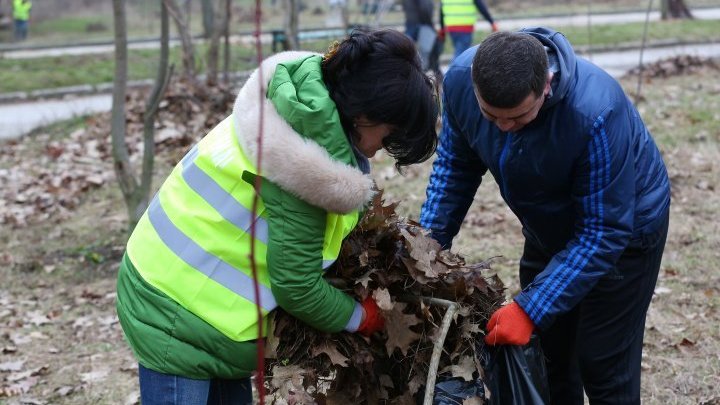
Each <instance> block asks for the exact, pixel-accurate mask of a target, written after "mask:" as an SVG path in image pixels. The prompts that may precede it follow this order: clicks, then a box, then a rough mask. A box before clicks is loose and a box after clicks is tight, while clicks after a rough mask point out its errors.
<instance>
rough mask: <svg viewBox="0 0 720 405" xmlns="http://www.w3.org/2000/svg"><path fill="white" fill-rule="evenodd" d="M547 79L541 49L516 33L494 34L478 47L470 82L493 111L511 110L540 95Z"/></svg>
mask: <svg viewBox="0 0 720 405" xmlns="http://www.w3.org/2000/svg"><path fill="white" fill-rule="evenodd" d="M547 77H548V60H547V54H546V52H545V47H544V46H543V45H542V43H541V42H540V41H539V40H538V39H536V38H535V37H533V36H531V35H528V34H524V33H520V32H496V33H493V34H491V35H490V36H488V37H487V38H485V40H484V41H483V42H482V43H481V44H480V45H479V46H478V48H477V52H476V53H475V57H474V58H473V63H472V81H473V85H474V86H475V89H476V90H477V92H478V93H479V94H480V97H481V98H482V99H483V101H485V102H486V103H488V104H490V105H491V106H493V107H497V108H513V107H517V106H518V105H519V104H520V103H521V102H523V101H524V100H525V99H526V98H527V96H528V95H530V93H531V92H532V93H534V94H535V95H536V96H540V95H542V94H543V90H544V89H545V83H547Z"/></svg>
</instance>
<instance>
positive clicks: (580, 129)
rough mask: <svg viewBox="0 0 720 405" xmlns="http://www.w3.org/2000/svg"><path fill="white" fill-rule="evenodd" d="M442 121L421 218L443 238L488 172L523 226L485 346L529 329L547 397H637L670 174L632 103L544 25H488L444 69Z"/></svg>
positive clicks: (519, 338) (515, 340) (513, 339)
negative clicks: (509, 282) (509, 294)
mask: <svg viewBox="0 0 720 405" xmlns="http://www.w3.org/2000/svg"><path fill="white" fill-rule="evenodd" d="M443 88H444V95H443V98H444V112H443V128H442V135H441V137H440V146H439V147H438V149H437V159H436V161H435V163H434V165H433V171H432V174H431V176H430V181H429V184H428V188H427V201H426V202H425V204H424V205H423V208H422V212H421V216H420V222H421V223H422V225H423V226H425V227H427V228H429V229H431V230H432V234H433V237H434V238H436V239H437V240H438V241H439V242H440V243H441V244H442V245H444V246H445V247H450V245H451V242H452V239H453V237H454V236H455V235H456V234H457V232H458V230H459V228H460V225H461V223H462V221H463V219H464V217H465V214H466V213H467V210H468V208H469V207H470V204H471V203H472V201H473V196H474V194H475V192H476V191H477V188H478V186H479V185H480V181H481V179H482V176H483V175H484V174H485V173H486V172H487V171H488V170H489V171H490V173H491V174H492V175H493V177H494V178H495V181H496V182H497V184H498V185H499V188H500V193H501V194H502V197H503V199H504V200H505V202H506V203H507V204H508V206H509V207H510V209H512V211H513V212H514V213H515V215H517V217H518V219H519V220H520V223H521V224H522V231H523V235H524V236H525V246H524V250H523V255H522V258H521V260H520V271H519V273H520V284H521V286H522V292H520V294H519V295H517V296H516V297H515V298H514V301H513V303H511V304H509V305H506V306H504V307H502V308H500V309H499V310H498V311H497V312H496V313H495V314H493V315H492V317H491V319H490V320H489V322H488V334H487V336H486V338H485V341H486V343H487V344H490V345H495V344H512V345H522V344H525V343H527V342H528V340H529V338H530V335H531V333H532V332H533V331H536V332H537V333H538V334H539V336H540V339H541V342H542V346H543V350H544V352H545V356H546V358H547V364H546V365H547V367H548V375H549V383H550V391H551V402H552V403H554V404H582V403H583V389H584V391H585V393H586V394H587V396H588V398H589V399H590V403H591V404H599V403H607V404H639V403H640V359H641V353H642V341H643V331H644V325H645V315H646V313H647V309H648V306H649V304H650V299H651V297H652V294H653V290H654V287H655V283H656V281H657V276H658V270H659V268H660V260H661V257H662V252H663V248H664V246H665V239H666V236H667V229H668V215H669V206H670V185H669V180H668V176H667V171H666V169H665V165H664V163H663V161H662V157H661V156H660V153H659V151H658V149H657V147H656V145H655V143H654V141H653V139H652V137H651V136H650V133H649V132H648V130H647V128H646V127H645V125H644V124H643V122H642V120H641V118H640V116H639V115H638V112H637V110H636V109H635V107H634V106H633V105H632V103H631V102H630V101H629V100H628V98H627V96H626V95H625V93H624V92H623V90H622V88H621V87H620V85H619V84H618V83H617V82H616V81H615V80H614V79H613V78H611V77H610V76H609V75H608V74H607V73H605V72H604V71H603V70H601V69H600V68H598V67H597V66H595V65H593V64H592V63H590V62H588V61H587V60H585V59H582V58H580V57H578V56H576V55H575V53H574V51H573V49H572V47H571V45H570V43H569V42H568V41H567V39H565V37H564V36H563V35H562V34H560V33H558V32H555V31H553V30H550V29H546V28H530V29H524V30H521V31H519V32H516V33H510V32H499V33H494V34H492V35H490V36H489V37H488V38H487V39H486V40H485V41H483V43H482V44H480V45H479V46H477V47H474V48H471V49H469V50H468V51H466V52H465V53H463V54H462V55H461V56H460V57H458V58H456V60H455V61H454V62H453V64H452V65H451V66H450V68H449V70H448V71H447V73H446V76H445V80H444V84H443Z"/></svg>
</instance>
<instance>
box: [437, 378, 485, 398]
mask: <svg viewBox="0 0 720 405" xmlns="http://www.w3.org/2000/svg"><path fill="white" fill-rule="evenodd" d="M473 397H480V398H485V388H484V387H483V382H482V380H480V379H476V380H474V381H465V380H463V379H462V378H457V377H449V378H446V379H443V380H442V381H440V382H438V383H436V384H435V396H434V397H433V405H462V404H463V402H464V401H465V400H466V399H468V398H473Z"/></svg>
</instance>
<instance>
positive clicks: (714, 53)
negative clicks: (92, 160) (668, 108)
mask: <svg viewBox="0 0 720 405" xmlns="http://www.w3.org/2000/svg"><path fill="white" fill-rule="evenodd" d="M682 54H689V55H695V56H703V57H720V44H704V45H678V46H668V47H662V48H650V49H645V52H644V55H643V63H652V62H654V61H657V60H660V59H665V58H669V57H672V56H677V55H682ZM586 56H589V57H590V59H591V60H592V61H593V63H595V64H596V65H598V66H600V67H602V68H603V69H605V70H607V71H608V72H609V73H610V74H611V75H613V76H615V77H619V76H621V75H623V74H624V73H625V72H627V71H628V70H630V69H632V68H633V67H635V66H637V65H638V62H639V56H640V51H639V50H638V49H634V50H627V51H618V52H602V53H595V54H593V55H586ZM110 108H111V95H109V94H104V95H94V96H82V97H76V98H70V99H66V100H49V101H35V102H24V103H15V104H4V105H3V104H0V139H2V138H14V137H18V136H20V135H22V134H25V133H27V132H29V131H30V130H32V129H34V128H37V127H40V126H42V125H47V124H49V123H52V122H56V121H60V120H64V119H68V118H71V117H73V116H77V115H83V114H90V113H95V112H100V111H110Z"/></svg>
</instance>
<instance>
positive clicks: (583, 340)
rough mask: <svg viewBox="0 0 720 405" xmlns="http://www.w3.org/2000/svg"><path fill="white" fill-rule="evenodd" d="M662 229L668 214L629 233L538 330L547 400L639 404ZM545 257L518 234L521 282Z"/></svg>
mask: <svg viewBox="0 0 720 405" xmlns="http://www.w3.org/2000/svg"><path fill="white" fill-rule="evenodd" d="M667 231H668V214H667V213H666V214H665V215H663V216H662V217H661V218H658V219H657V220H656V226H655V229H654V230H653V231H651V232H648V233H646V234H645V235H643V236H642V237H641V238H637V239H634V240H631V242H630V245H629V246H628V248H627V249H626V250H625V252H624V253H623V254H622V256H621V257H620V259H619V260H618V262H617V264H616V266H615V268H614V269H613V270H611V271H610V273H609V274H606V275H605V276H604V277H602V278H601V279H600V280H599V281H598V283H597V285H596V286H595V287H594V288H593V290H592V291H591V292H590V293H589V294H588V295H587V296H586V297H585V298H584V299H583V300H582V301H580V303H579V304H578V305H577V306H576V307H575V308H574V309H573V310H572V311H570V312H568V313H566V314H564V315H562V316H559V317H558V318H557V320H556V321H555V322H554V323H553V324H552V325H551V326H550V327H549V328H548V329H547V330H544V331H539V335H540V339H541V343H542V348H543V351H544V353H545V357H546V365H547V370H548V378H549V384H550V396H551V403H552V404H558V405H566V404H567V405H573V404H579V405H581V404H583V387H584V388H585V393H586V394H587V396H588V398H589V399H590V403H591V404H593V405H595V404H613V405H618V404H639V403H640V362H641V355H642V341H643V333H644V331H645V315H646V313H647V309H648V307H649V305H650V300H651V298H652V295H653V291H654V290H655V283H656V282H657V277H658V271H659V269H660V261H661V258H662V253H663V249H664V247H665V240H666V238H667ZM549 261H550V257H549V256H548V255H546V254H544V253H543V252H542V251H541V250H540V249H538V248H537V247H536V246H535V245H534V244H533V243H532V242H529V241H528V240H526V241H525V248H524V251H523V256H522V259H521V260H520V284H521V286H522V287H523V288H524V287H525V286H526V285H528V284H529V283H530V282H531V281H532V280H533V278H534V277H535V275H537V274H538V273H539V272H541V271H542V270H543V269H544V268H545V266H546V265H547V263H548V262H549Z"/></svg>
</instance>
